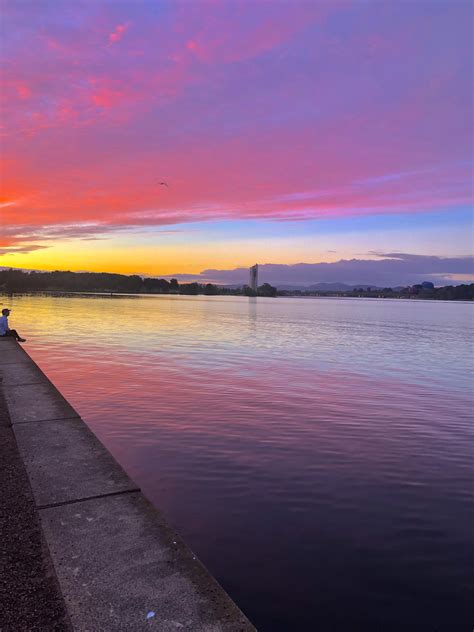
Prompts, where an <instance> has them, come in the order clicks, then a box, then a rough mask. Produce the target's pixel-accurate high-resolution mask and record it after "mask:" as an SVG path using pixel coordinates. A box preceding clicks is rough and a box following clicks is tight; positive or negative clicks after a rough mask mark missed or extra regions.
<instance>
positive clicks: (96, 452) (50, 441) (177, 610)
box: [0, 339, 255, 632]
mask: <svg viewBox="0 0 474 632" xmlns="http://www.w3.org/2000/svg"><path fill="white" fill-rule="evenodd" d="M0 377H1V379H2V381H1V385H2V386H1V388H2V390H3V394H4V397H5V401H6V405H7V408H8V413H9V417H10V420H11V425H12V428H13V431H14V434H15V438H16V441H17V444H18V449H19V452H20V455H21V459H22V461H23V463H24V465H25V467H26V471H27V475H28V478H29V482H30V485H31V490H32V493H33V498H34V503H35V506H36V510H37V512H38V514H39V517H40V521H41V528H42V530H43V535H44V539H45V541H46V544H47V547H48V550H49V554H50V556H51V559H52V563H53V566H54V570H55V573H56V576H57V579H58V582H59V587H60V591H61V593H62V595H63V597H64V601H65V604H66V608H67V612H68V615H69V618H70V621H71V624H72V627H73V629H74V630H80V631H84V632H85V631H88V632H91V631H95V630H101V631H102V630H103V631H109V630H110V631H114V632H115V631H122V630H123V631H125V630H126V631H127V632H131V631H134V630H148V629H153V630H159V631H163V632H165V631H166V632H168V631H171V630H191V631H193V632H199V631H201V630H202V631H204V632H237V631H239V632H251V631H253V632H255V628H254V626H253V625H252V624H251V623H250V622H249V621H248V619H247V618H246V617H245V616H244V615H243V613H242V612H241V611H240V610H239V609H238V607H237V606H236V605H235V603H234V602H233V601H232V600H231V599H230V597H229V596H228V595H227V594H226V593H225V591H224V590H223V589H222V588H221V586H219V584H218V583H217V582H216V580H215V579H214V578H213V577H212V576H211V575H210V573H209V572H208V571H207V570H206V568H205V567H204V566H203V565H202V564H201V562H200V561H199V560H198V559H197V558H196V556H195V555H194V553H193V552H192V551H191V550H190V549H189V548H188V547H187V546H186V544H185V543H184V542H183V541H182V540H181V539H180V537H179V536H178V535H177V534H176V532H175V531H173V529H172V528H171V527H170V526H169V525H168V524H167V522H166V520H165V518H164V517H163V515H162V514H161V513H160V512H159V511H158V510H157V509H156V508H155V507H153V506H152V505H151V503H150V502H149V501H148V500H147V499H146V498H145V497H144V495H143V494H142V493H141V491H140V490H139V488H138V487H137V485H136V484H135V483H134V481H133V480H131V479H130V478H129V476H128V475H127V474H126V473H125V472H124V471H123V470H122V468H121V467H120V466H119V465H118V463H117V462H116V461H115V459H114V458H113V457H112V455H111V454H110V453H109V452H108V451H107V450H106V448H105V447H104V446H103V445H102V444H101V443H100V441H99V440H98V439H97V438H96V437H95V435H94V434H93V433H92V432H91V431H90V430H89V428H88V427H87V425H86V424H85V423H84V422H83V420H82V419H81V418H80V416H79V415H78V414H77V412H76V411H75V410H74V409H73V408H72V406H71V405H70V404H69V403H68V402H67V401H66V400H65V399H64V398H63V396H62V395H61V394H60V393H59V392H58V390H57V389H56V388H55V387H54V385H53V384H52V383H51V382H50V381H49V379H48V378H47V377H46V376H45V375H44V373H43V372H42V371H41V370H40V369H39V367H38V366H37V365H36V364H35V363H34V362H33V360H32V359H31V358H30V357H29V356H28V354H27V353H26V352H25V351H24V350H23V348H22V347H20V345H18V344H17V343H16V342H15V341H14V340H12V339H0Z"/></svg>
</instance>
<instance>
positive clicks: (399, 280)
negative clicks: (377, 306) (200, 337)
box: [172, 253, 474, 287]
mask: <svg viewBox="0 0 474 632" xmlns="http://www.w3.org/2000/svg"><path fill="white" fill-rule="evenodd" d="M377 256H378V257H380V259H341V260H340V261H335V262H332V263H297V264H295V265H285V264H263V265H260V266H259V280H260V282H261V283H265V282H267V283H271V284H272V285H276V286H279V285H280V286H281V285H299V286H309V285H312V284H316V283H347V284H348V285H358V284H361V285H376V286H382V287H394V286H398V285H413V284H415V283H420V282H421V281H425V280H426V281H432V282H433V283H434V284H435V285H450V284H454V285H456V284H458V283H461V282H474V257H473V256H465V257H436V256H430V255H413V254H407V253H378V254H377ZM172 276H173V275H172ZM248 276H249V273H248V269H247V268H236V269H234V270H215V269H209V270H203V271H202V272H201V273H200V274H198V275H186V274H176V275H174V277H175V278H178V279H179V280H183V281H199V282H214V283H222V284H228V285H231V284H243V283H248Z"/></svg>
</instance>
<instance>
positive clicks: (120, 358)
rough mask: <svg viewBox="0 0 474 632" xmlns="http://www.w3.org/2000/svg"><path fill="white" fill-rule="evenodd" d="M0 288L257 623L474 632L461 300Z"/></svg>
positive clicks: (104, 433)
mask: <svg viewBox="0 0 474 632" xmlns="http://www.w3.org/2000/svg"><path fill="white" fill-rule="evenodd" d="M0 300H2V301H3V303H4V305H6V304H8V305H10V306H11V307H13V310H14V311H13V312H12V315H11V325H12V326H15V327H17V328H18V329H19V330H20V332H21V333H23V334H24V335H25V336H26V337H27V338H28V343H27V349H28V351H29V352H30V353H31V355H32V356H33V358H34V359H35V360H36V361H37V362H38V363H39V364H40V366H41V367H42V368H43V369H44V370H45V372H46V373H47V374H48V376H49V377H50V378H51V379H52V380H53V382H54V383H55V384H56V385H57V386H58V387H59V389H60V390H61V391H62V392H63V393H64V395H65V396H66V397H67V398H68V399H69V400H70V401H71V403H72V404H73V405H74V406H75V407H76V408H77V410H78V411H79V412H80V414H81V415H82V416H83V417H84V419H85V421H86V422H87V423H88V424H89V425H90V427H91V428H92V429H93V431H94V432H95V433H96V434H97V435H98V436H99V437H100V439H102V441H103V442H104V443H105V445H106V446H107V447H108V448H109V449H110V450H111V452H112V453H113V454H114V455H115V456H116V457H117V459H118V460H119V461H120V462H121V463H122V465H123V466H124V467H125V469H126V470H127V471H128V472H129V473H130V474H131V476H132V477H133V478H134V479H135V480H136V481H137V482H138V484H139V485H140V486H141V487H142V488H143V490H144V491H145V493H146V494H147V495H148V496H149V498H151V500H152V501H153V502H154V503H155V504H156V505H157V506H159V507H160V508H162V509H163V510H164V512H165V513H166V514H167V516H168V518H169V519H170V521H171V522H172V523H173V524H174V525H175V526H176V527H177V529H178V530H179V532H180V533H181V534H182V535H183V537H184V538H185V539H186V541H187V542H188V543H189V545H190V546H191V547H192V548H193V549H194V551H196V553H197V554H198V555H199V556H200V558H201V559H202V560H203V561H204V563H205V564H206V565H207V566H208V568H209V569H210V570H211V572H212V573H213V574H214V575H215V576H216V577H217V578H218V579H219V581H220V582H221V583H222V584H223V586H224V587H225V588H226V589H227V590H228V592H229V593H230V594H231V595H232V597H233V598H234V599H235V600H236V601H237V603H238V604H239V605H240V606H241V608H242V609H243V610H244V611H245V612H246V614H247V615H248V616H249V617H250V618H251V619H252V620H253V621H254V623H255V624H256V625H257V626H258V627H259V629H260V630H262V631H264V632H269V631H271V632H273V631H278V632H279V631H299V630H303V631H306V630H308V631H312V630H315V631H316V630H318V631H319V630H322V631H324V632H325V631H327V630H337V631H338V632H339V631H342V630H343V631H347V630H351V631H352V630H361V631H366V632H372V631H377V632H378V631H386V630H397V631H398V630H402V631H403V630H420V631H422V630H423V631H424V630H427V631H428V630H430V631H435V630H437V631H450V632H451V631H456V630H460V631H462V630H466V631H468V632H471V630H472V628H473V623H474V576H473V566H474V544H473V533H474V469H473V456H474V430H473V390H472V387H473V382H472V375H473V373H472V369H473V367H472V357H473V355H472V351H473V349H472V343H471V341H472V340H473V338H472V329H473V318H472V317H473V313H474V312H473V305H471V304H462V303H440V302H421V301H420V302H415V301H396V300H395V301H390V300H380V301H379V300H363V299H362V300H357V299H354V300H351V299H347V300H344V299H319V300H298V299H258V300H255V299H246V298H237V297H235V298H234V297H226V298H223V297H208V298H206V297H120V298H114V297H103V296H102V297H100V296H98V297H74V298H60V297H27V296H25V297H15V298H13V299H11V300H7V299H6V298H5V297H4V298H2V299H0Z"/></svg>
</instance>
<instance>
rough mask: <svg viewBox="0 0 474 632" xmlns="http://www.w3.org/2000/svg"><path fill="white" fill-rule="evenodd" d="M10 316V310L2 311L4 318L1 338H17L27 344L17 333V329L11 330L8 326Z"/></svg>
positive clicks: (1, 322) (0, 324)
mask: <svg viewBox="0 0 474 632" xmlns="http://www.w3.org/2000/svg"><path fill="white" fill-rule="evenodd" d="M9 314H10V310H9V309H7V308H5V309H2V316H1V318H0V337H1V338H6V337H7V336H10V337H11V338H15V340H18V342H26V340H25V338H21V337H20V336H19V334H18V332H17V331H16V329H10V327H9V326H8V316H9Z"/></svg>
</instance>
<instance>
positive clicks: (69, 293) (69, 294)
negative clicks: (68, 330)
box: [0, 290, 474, 303]
mask: <svg viewBox="0 0 474 632" xmlns="http://www.w3.org/2000/svg"><path fill="white" fill-rule="evenodd" d="M20 296H56V297H58V298H76V297H78V298H79V297H82V298H88V297H91V298H94V297H97V298H114V299H119V298H158V297H159V298H169V297H176V298H183V297H184V298H189V297H197V296H199V297H203V296H205V297H206V298H209V297H210V296H211V295H208V294H204V293H199V294H193V295H190V294H180V293H169V294H164V293H152V292H146V293H145V292H106V291H96V292H93V291H91V292H76V291H73V290H37V291H27V292H5V291H2V290H0V297H2V298H3V297H20ZM212 297H213V298H289V299H304V300H313V299H337V300H351V301H353V300H371V301H379V300H380V301H381V300H384V301H415V302H416V301H423V302H426V301H428V302H432V303H473V302H474V299H472V298H468V299H455V298H452V299H449V298H444V299H443V298H430V297H421V296H347V295H344V294H343V293H340V294H337V293H334V294H331V295H323V294H308V295H304V294H301V295H298V294H285V295H282V294H277V296H276V297H265V296H258V297H248V296H243V295H241V294H240V295H239V294H214V295H212Z"/></svg>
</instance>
